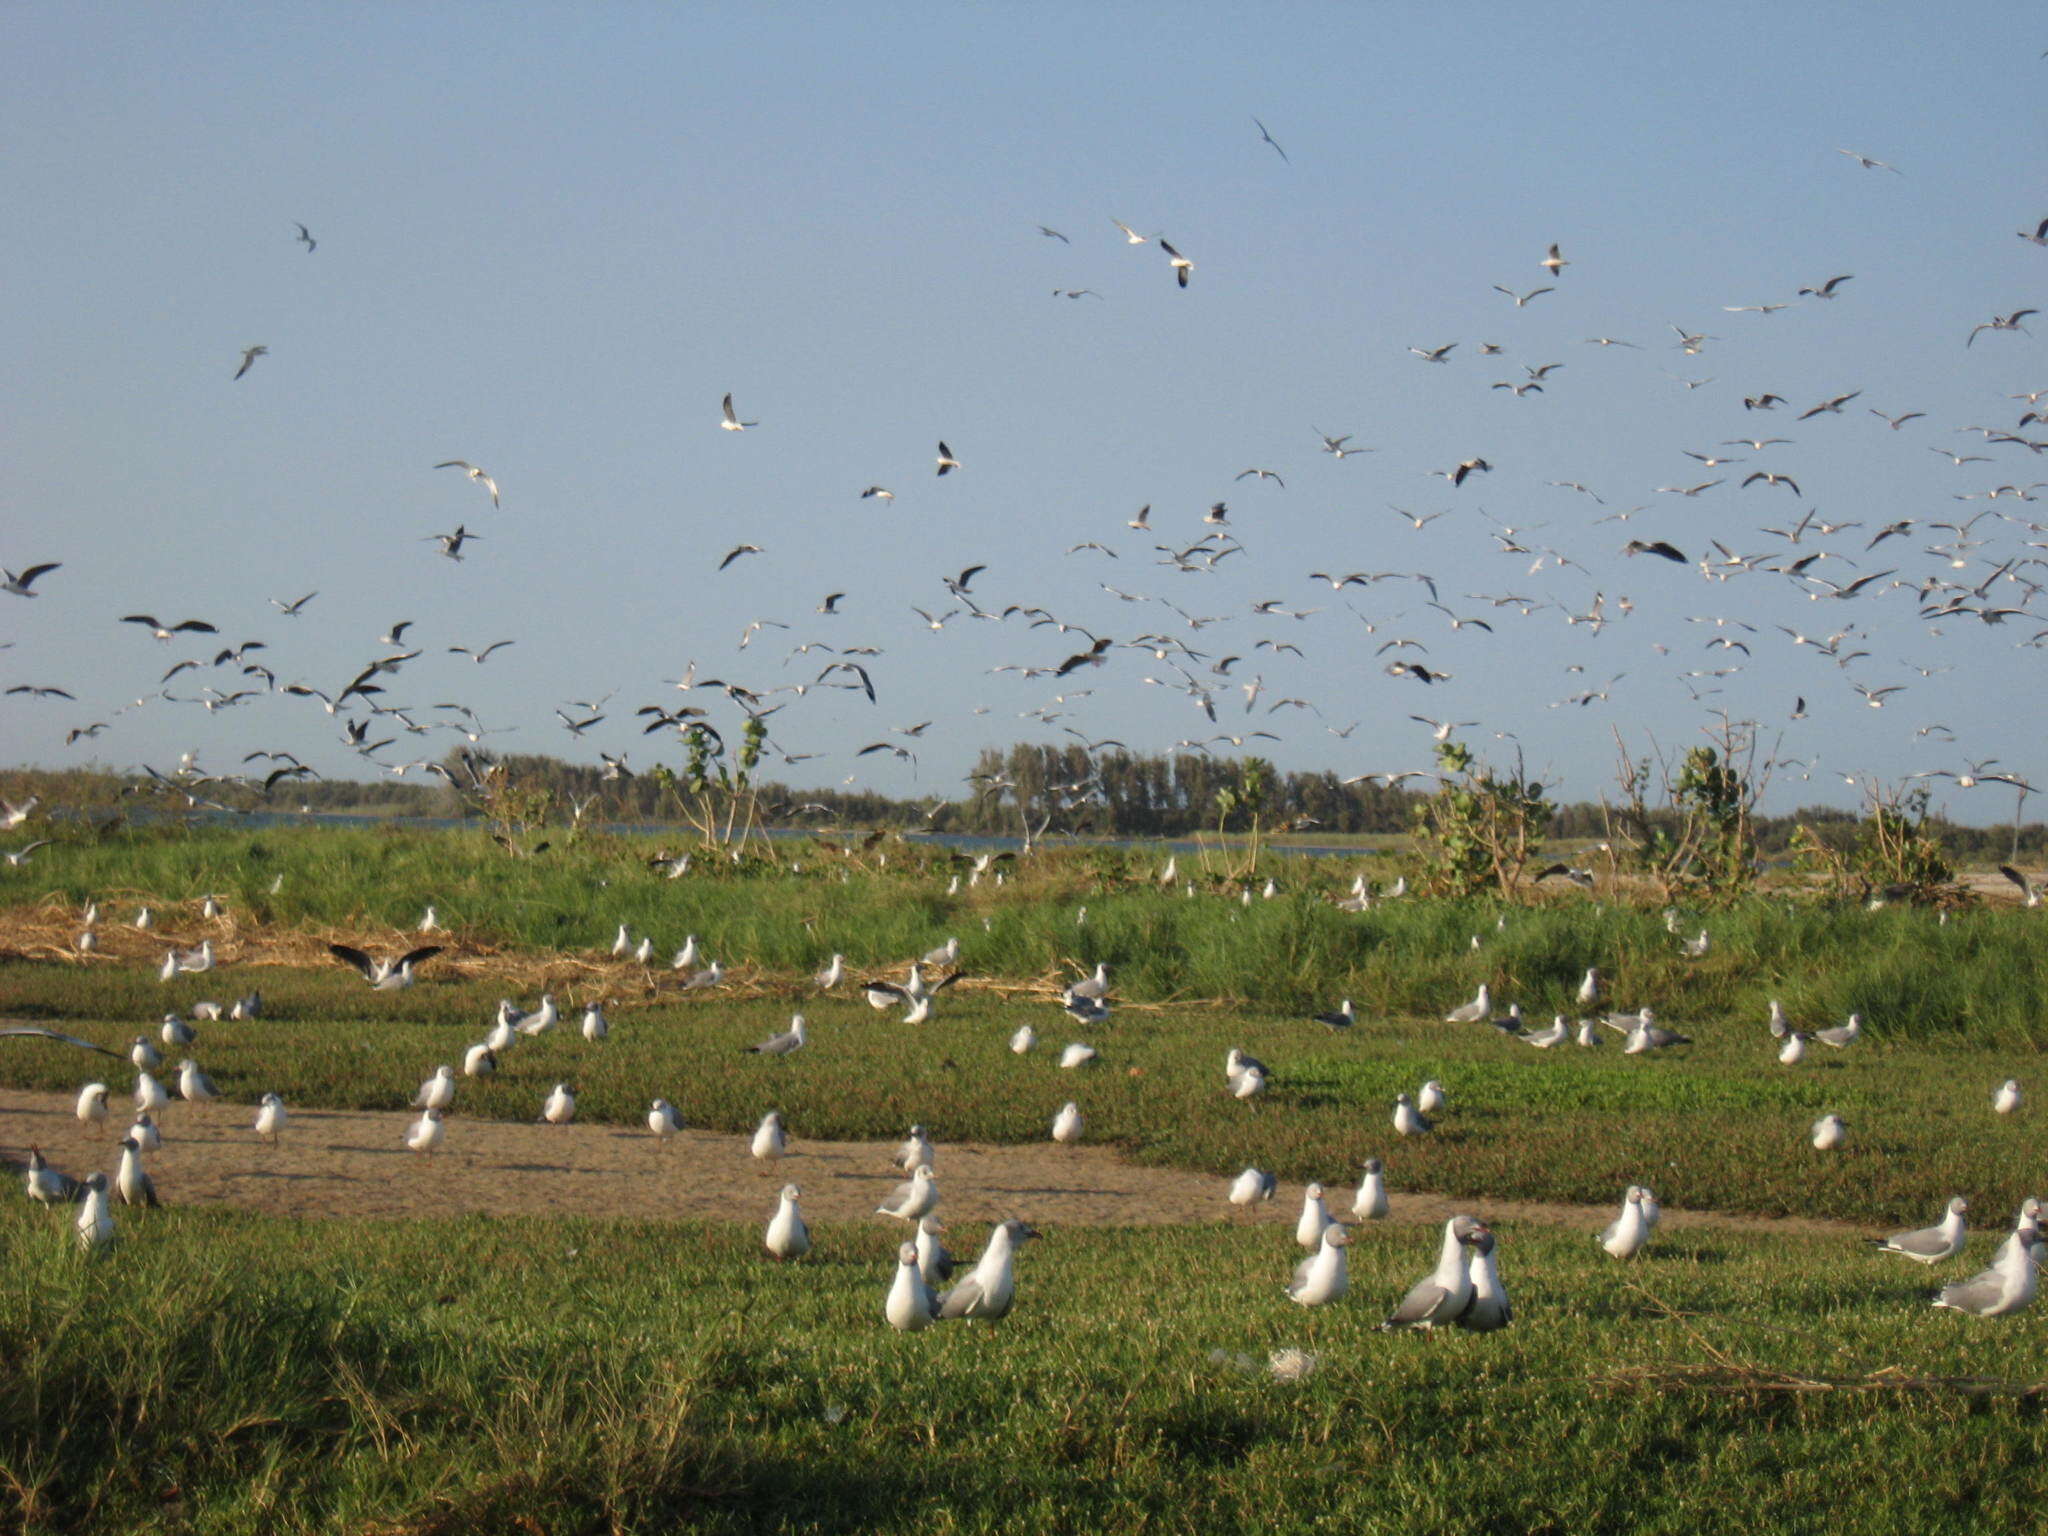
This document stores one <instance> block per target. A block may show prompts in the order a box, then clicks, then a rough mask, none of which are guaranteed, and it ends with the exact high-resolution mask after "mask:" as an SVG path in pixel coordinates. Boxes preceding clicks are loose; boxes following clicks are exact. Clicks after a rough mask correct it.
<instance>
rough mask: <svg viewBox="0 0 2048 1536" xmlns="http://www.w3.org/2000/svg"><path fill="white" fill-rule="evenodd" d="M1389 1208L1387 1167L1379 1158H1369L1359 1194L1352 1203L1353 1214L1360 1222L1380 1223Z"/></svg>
mask: <svg viewBox="0 0 2048 1536" xmlns="http://www.w3.org/2000/svg"><path fill="white" fill-rule="evenodd" d="M1387 1208H1388V1207H1387V1181H1386V1167H1385V1165H1384V1164H1383V1163H1381V1162H1380V1160H1379V1159H1378V1158H1376V1157H1368V1158H1367V1159H1366V1160H1365V1172H1364V1175H1363V1176H1362V1177H1361V1178H1360V1179H1359V1181H1358V1193H1357V1195H1356V1196H1355V1197H1353V1199H1352V1201H1351V1214H1352V1216H1353V1217H1354V1218H1356V1219H1357V1220H1359V1221H1378V1220H1379V1219H1380V1218H1382V1217H1383V1216H1385V1215H1386V1214H1387Z"/></svg>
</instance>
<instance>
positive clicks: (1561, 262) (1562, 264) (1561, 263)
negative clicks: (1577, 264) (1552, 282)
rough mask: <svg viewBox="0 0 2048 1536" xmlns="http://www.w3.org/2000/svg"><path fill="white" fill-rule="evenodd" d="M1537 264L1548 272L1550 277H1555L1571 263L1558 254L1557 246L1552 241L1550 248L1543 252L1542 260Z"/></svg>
mask: <svg viewBox="0 0 2048 1536" xmlns="http://www.w3.org/2000/svg"><path fill="white" fill-rule="evenodd" d="M1537 265H1538V266H1540V267H1542V268H1543V270H1544V271H1546V272H1548V273H1549V274H1550V275H1551V276H1552V277H1555V276H1557V274H1558V273H1560V272H1562V271H1563V270H1564V269H1565V268H1566V267H1568V266H1570V265H1571V263H1570V262H1568V261H1566V260H1565V259H1564V257H1563V256H1562V255H1561V254H1559V252H1558V249H1557V246H1556V245H1555V244H1554V243H1553V244H1552V245H1551V247H1550V249H1549V250H1548V251H1546V252H1544V255H1543V260H1542V261H1540V262H1538V263H1537Z"/></svg>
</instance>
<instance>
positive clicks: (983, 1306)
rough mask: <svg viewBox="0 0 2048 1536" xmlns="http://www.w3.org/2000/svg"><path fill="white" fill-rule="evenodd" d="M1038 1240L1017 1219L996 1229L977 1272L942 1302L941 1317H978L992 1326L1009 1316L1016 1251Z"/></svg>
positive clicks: (969, 1276)
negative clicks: (993, 1323)
mask: <svg viewBox="0 0 2048 1536" xmlns="http://www.w3.org/2000/svg"><path fill="white" fill-rule="evenodd" d="M1036 1236H1038V1234H1037V1233H1036V1232H1034V1231H1033V1230H1032V1229H1031V1228H1030V1227H1029V1226H1027V1225H1026V1224H1025V1223H1023V1222H1021V1221H1019V1220H1018V1219H1017V1218H1016V1217H1014V1216H1013V1217H1011V1218H1010V1219H1009V1220H1008V1221H1006V1222H1004V1223H1003V1224H1002V1225H1001V1226H999V1227H997V1228H996V1229H995V1230H994V1231H993V1232H991V1233H990V1234H989V1238H988V1246H987V1247H986V1248H984V1249H983V1250H982V1252H981V1258H980V1260H979V1261H978V1262H977V1263H976V1264H975V1266H974V1272H973V1273H972V1274H970V1275H968V1276H967V1278H966V1279H964V1280H962V1281H961V1282H960V1283H959V1284H958V1285H956V1286H954V1287H953V1289H952V1290H950V1291H948V1292H946V1294H945V1295H943V1296H941V1297H940V1298H939V1316H940V1317H942V1318H964V1317H979V1318H986V1319H988V1320H989V1321H991V1322H993V1321H994V1320H995V1319H997V1318H999V1317H1004V1316H1007V1315H1008V1314H1009V1311H1010V1307H1011V1305H1012V1304H1013V1303H1014V1302H1015V1300H1016V1296H1017V1276H1016V1255H1017V1249H1018V1247H1019V1246H1020V1245H1022V1244H1023V1243H1026V1242H1028V1241H1030V1240H1031V1239H1032V1238H1034V1237H1036Z"/></svg>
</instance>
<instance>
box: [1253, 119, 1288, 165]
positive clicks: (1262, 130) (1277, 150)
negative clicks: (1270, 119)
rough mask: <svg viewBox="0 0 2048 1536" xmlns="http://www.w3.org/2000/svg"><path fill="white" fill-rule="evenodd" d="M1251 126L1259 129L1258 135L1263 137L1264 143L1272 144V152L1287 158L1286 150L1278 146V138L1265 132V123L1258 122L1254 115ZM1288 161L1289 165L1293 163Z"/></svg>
mask: <svg viewBox="0 0 2048 1536" xmlns="http://www.w3.org/2000/svg"><path fill="white" fill-rule="evenodd" d="M1252 126H1253V127H1255V128H1257V129H1258V130H1259V137H1260V138H1261V139H1263V140H1264V141H1265V142H1266V143H1268V144H1270V145H1272V146H1273V153H1274V154H1276V155H1278V156H1279V157H1280V158H1281V159H1282V160H1286V159H1287V151H1286V150H1284V149H1282V148H1281V147H1280V141H1279V140H1278V139H1276V138H1274V137H1273V135H1272V134H1270V133H1268V132H1266V125H1265V124H1264V123H1262V122H1260V121H1259V120H1258V119H1257V118H1256V117H1255V118H1253V119H1252ZM1288 163H1289V164H1290V165H1291V164H1293V162H1292V161H1288Z"/></svg>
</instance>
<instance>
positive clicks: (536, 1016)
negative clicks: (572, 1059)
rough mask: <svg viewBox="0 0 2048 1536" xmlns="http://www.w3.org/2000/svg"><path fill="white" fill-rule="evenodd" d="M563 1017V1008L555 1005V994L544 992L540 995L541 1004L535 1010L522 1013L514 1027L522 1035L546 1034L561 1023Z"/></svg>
mask: <svg viewBox="0 0 2048 1536" xmlns="http://www.w3.org/2000/svg"><path fill="white" fill-rule="evenodd" d="M561 1018H562V1010H561V1009H559V1008H557V1007H556V1006H555V997H554V994H553V993H552V992H543V993H541V995H540V1006H539V1007H538V1008H536V1009H534V1010H533V1012H531V1013H529V1014H524V1015H522V1016H521V1017H520V1019H519V1021H518V1022H517V1023H516V1024H514V1025H513V1028H514V1029H516V1030H517V1031H518V1032H519V1033H520V1034H522V1035H528V1036H535V1035H544V1034H546V1033H547V1032H548V1031H549V1030H551V1029H553V1028H554V1027H555V1025H556V1024H558V1023H560V1022H561Z"/></svg>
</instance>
